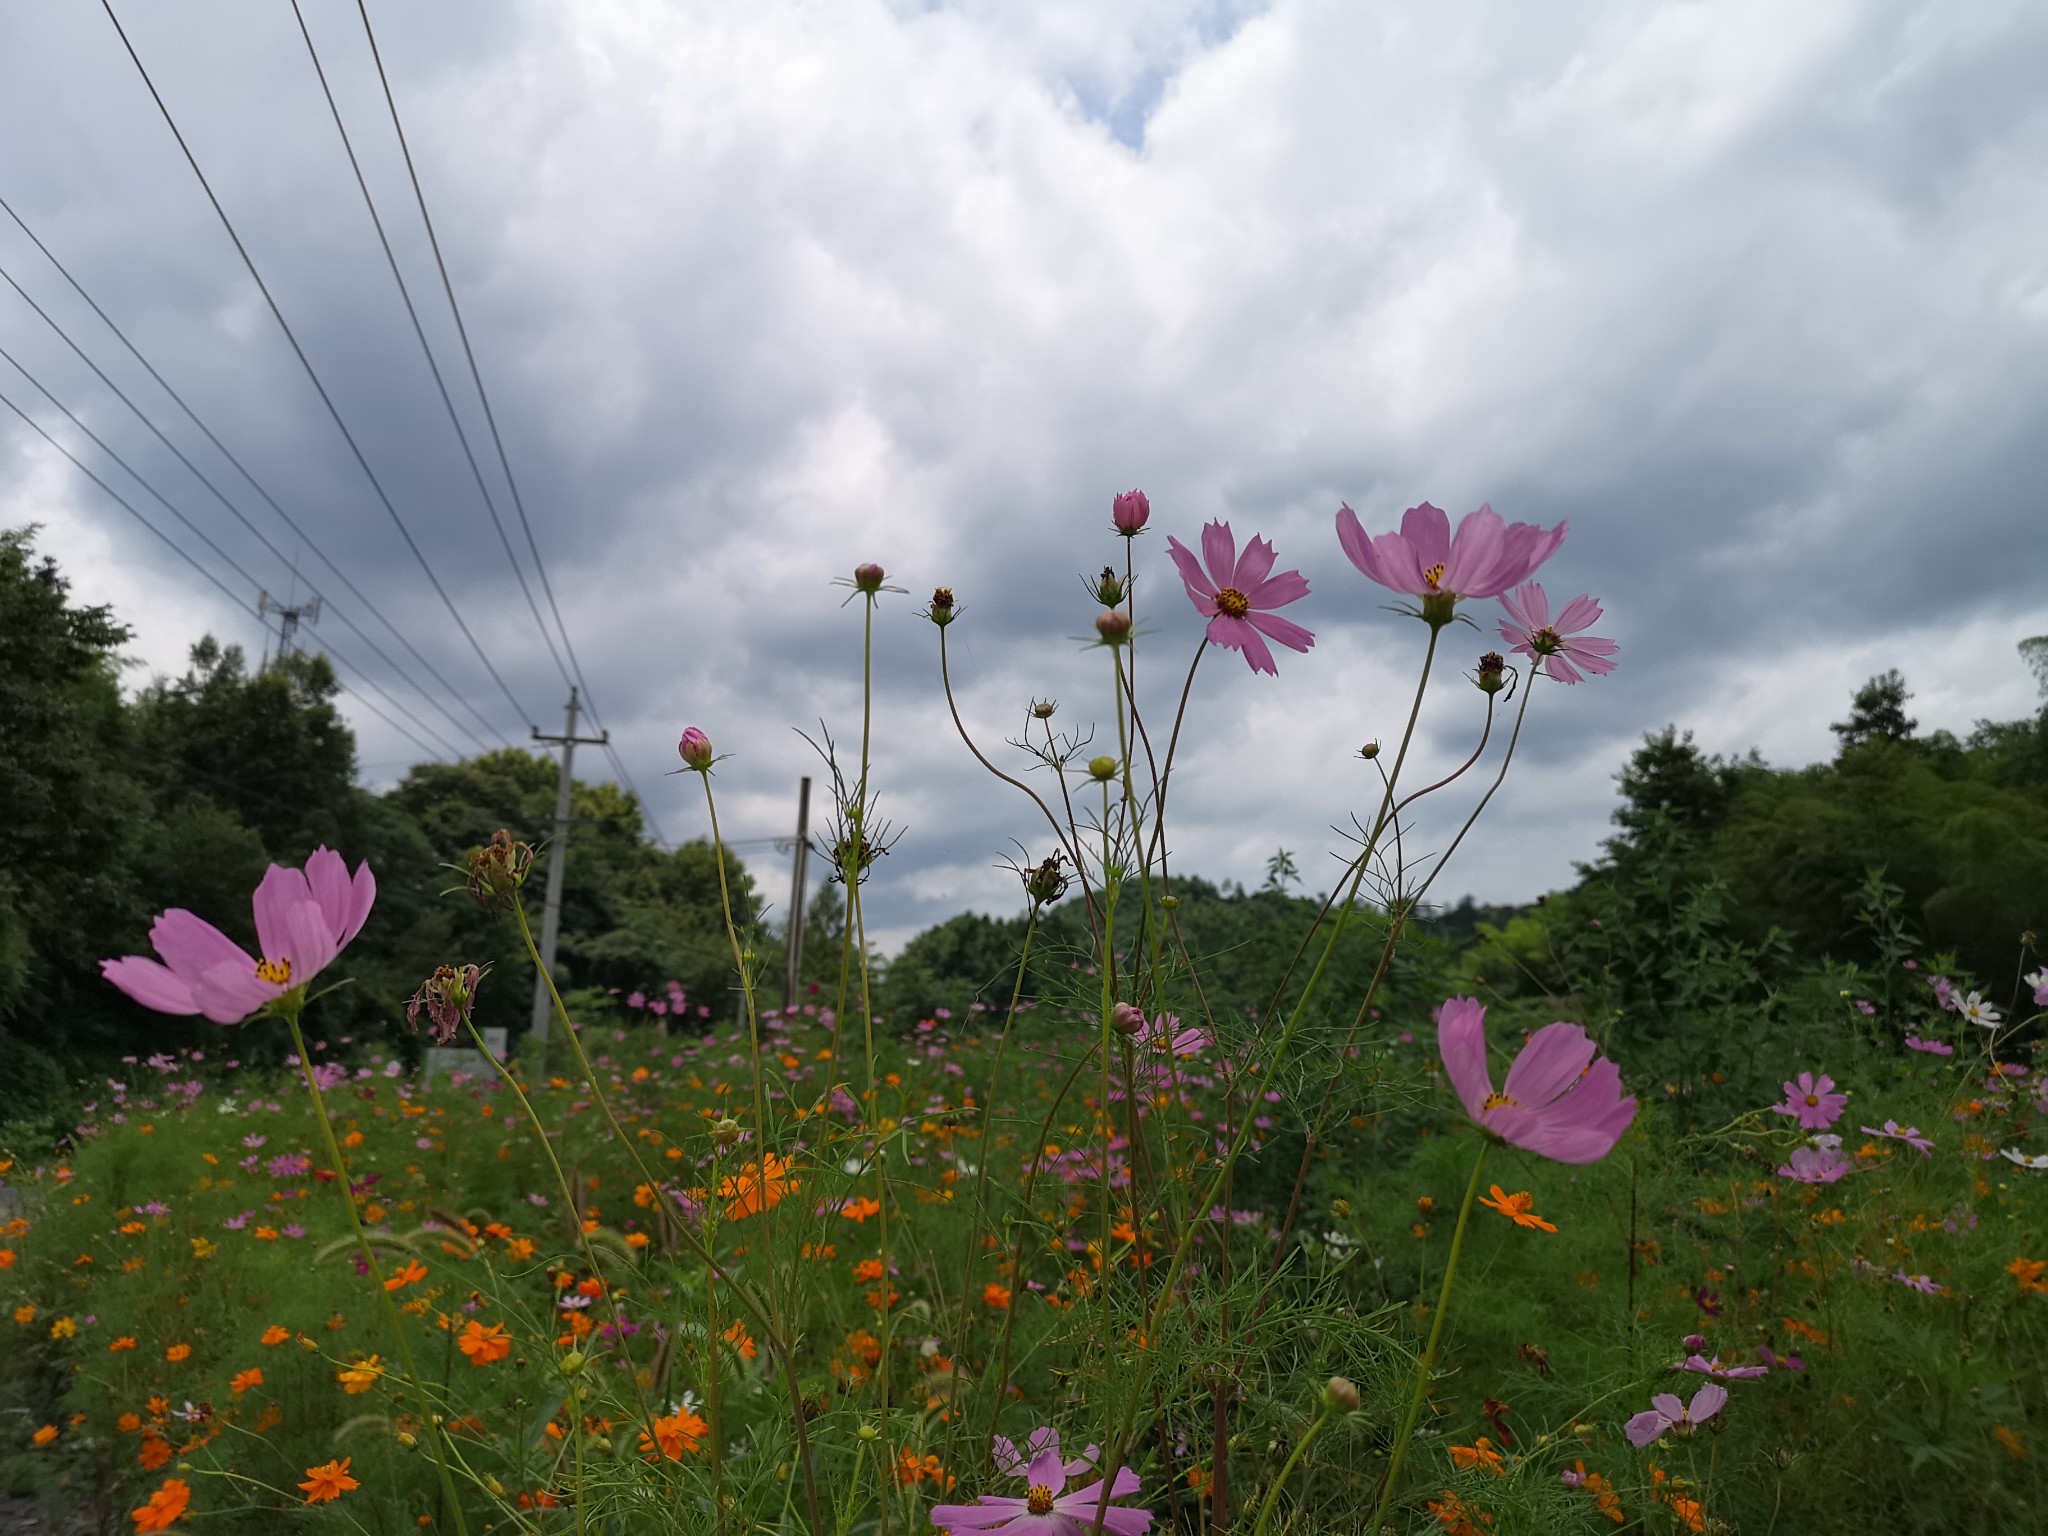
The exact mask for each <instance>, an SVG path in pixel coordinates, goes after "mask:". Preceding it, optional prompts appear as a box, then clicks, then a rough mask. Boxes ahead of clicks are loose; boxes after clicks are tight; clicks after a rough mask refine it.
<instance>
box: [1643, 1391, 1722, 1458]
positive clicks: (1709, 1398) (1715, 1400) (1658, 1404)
mask: <svg viewBox="0 0 2048 1536" xmlns="http://www.w3.org/2000/svg"><path fill="white" fill-rule="evenodd" d="M1727 1402H1728V1389H1727V1388H1726V1387H1724V1386H1722V1385H1721V1384H1720V1383H1719V1382H1716V1381H1710V1382H1708V1383H1707V1384H1706V1385H1705V1386H1704V1387H1701V1388H1700V1389H1699V1391H1697V1392H1695V1393H1694V1394H1693V1399H1692V1405H1691V1406H1690V1407H1687V1406H1686V1405H1685V1404H1684V1403H1681V1402H1680V1401H1679V1400H1678V1397H1677V1395H1676V1394H1675V1393H1671V1392H1659V1393H1658V1394H1657V1395H1656V1396H1655V1397H1653V1398H1651V1399H1650V1406H1649V1407H1648V1408H1646V1409H1644V1410H1643V1411H1642V1412H1641V1413H1639V1414H1637V1415H1636V1416H1635V1417H1634V1418H1632V1419H1630V1420H1629V1421H1628V1438H1629V1443H1630V1444H1631V1445H1634V1446H1636V1447H1637V1448H1638V1449H1640V1448H1642V1447H1643V1446H1646V1445H1651V1444H1654V1443H1655V1442H1656V1441H1659V1440H1661V1439H1663V1438H1664V1436H1665V1435H1666V1434H1667V1433H1668V1432H1670V1431H1673V1430H1676V1431H1677V1432H1678V1433H1679V1434H1681V1435H1689V1434H1691V1433H1692V1432H1693V1431H1694V1430H1696V1429H1698V1428H1699V1427H1700V1426H1701V1425H1702V1424H1704V1423H1706V1422H1707V1420H1709V1419H1711V1418H1712V1417H1713V1416H1714V1415H1715V1414H1717V1413H1719V1412H1720V1411H1721V1409H1722V1408H1723V1407H1724V1406H1726V1404H1727Z"/></svg>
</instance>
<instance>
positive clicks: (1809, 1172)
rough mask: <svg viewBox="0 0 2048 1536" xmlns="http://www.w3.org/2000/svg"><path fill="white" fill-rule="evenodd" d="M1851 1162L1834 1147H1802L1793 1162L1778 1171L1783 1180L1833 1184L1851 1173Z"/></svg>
mask: <svg viewBox="0 0 2048 1536" xmlns="http://www.w3.org/2000/svg"><path fill="white" fill-rule="evenodd" d="M1849 1167H1850V1163H1849V1160H1848V1159H1847V1158H1846V1157H1844V1156H1842V1154H1841V1153H1840V1152H1837V1151H1836V1150H1834V1148H1832V1147H1800V1148H1799V1149H1797V1150H1796V1151H1795V1152H1793V1154H1792V1161H1791V1162H1789V1163H1787V1164H1785V1166H1784V1167H1782V1168H1780V1169H1779V1170H1778V1177H1779V1178H1781V1179H1797V1180H1798V1181H1799V1182H1800V1183H1801V1184H1832V1183H1834V1182H1835V1180H1837V1179H1839V1178H1841V1177H1842V1175H1843V1174H1845V1173H1847V1172H1848V1171H1849Z"/></svg>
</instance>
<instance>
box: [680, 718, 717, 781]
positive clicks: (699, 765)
mask: <svg viewBox="0 0 2048 1536" xmlns="http://www.w3.org/2000/svg"><path fill="white" fill-rule="evenodd" d="M676 755H677V756H679V757H681V758H682V760H683V763H684V765H685V766H686V767H689V768H694V769H695V770H696V771H697V772H698V773H705V772H708V771H709V770H710V767H711V764H712V762H713V760H714V759H715V758H716V756H717V754H716V753H715V752H713V751H712V749H711V738H710V737H709V736H706V735H705V734H704V733H703V732H702V731H700V730H698V729H697V727H696V726H694V725H693V726H691V727H690V728H689V729H688V730H686V731H684V732H683V739H682V740H681V741H679V742H677V743H676Z"/></svg>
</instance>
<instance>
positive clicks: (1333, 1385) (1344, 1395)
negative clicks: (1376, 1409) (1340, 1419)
mask: <svg viewBox="0 0 2048 1536" xmlns="http://www.w3.org/2000/svg"><path fill="white" fill-rule="evenodd" d="M1323 1401H1324V1402H1326V1403H1328V1404H1329V1405H1330V1406H1331V1407H1332V1408H1334V1409H1336V1410H1337V1411H1338V1412H1339V1413H1356V1412H1357V1411H1358V1383H1357V1382H1355V1381H1353V1380H1352V1379H1351V1378H1350V1377H1349V1376H1332V1377H1331V1378H1330V1379H1329V1380H1328V1381H1326V1382H1324V1383H1323Z"/></svg>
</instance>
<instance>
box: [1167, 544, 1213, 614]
mask: <svg viewBox="0 0 2048 1536" xmlns="http://www.w3.org/2000/svg"><path fill="white" fill-rule="evenodd" d="M1166 553H1167V554H1168V556H1170V557H1171V558H1172V560H1173V564H1174V568H1175V569H1176V570H1178V571H1179V572H1180V579H1181V580H1182V581H1184V582H1186V583H1187V588H1188V596H1189V597H1190V598H1193V597H1198V596H1199V597H1208V598H1213V597H1215V595H1216V583H1215V582H1213V581H1211V580H1210V579H1209V577H1208V574H1207V573H1206V572H1205V571H1203V569H1202V562H1201V561H1199V560H1197V559H1196V558H1195V555H1194V551H1193V550H1191V549H1189V548H1188V547H1187V546H1186V545H1184V544H1182V543H1181V541H1180V540H1179V539H1176V538H1175V537H1174V536H1173V535H1172V534H1170V533H1169V534H1168V535H1167V536H1166ZM1195 606H1196V607H1198V608H1199V607H1200V606H1201V604H1200V603H1197V604H1196V605H1195ZM1210 611H1211V612H1214V611H1215V610H1214V606H1213V605H1212V606H1211V609H1210Z"/></svg>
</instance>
